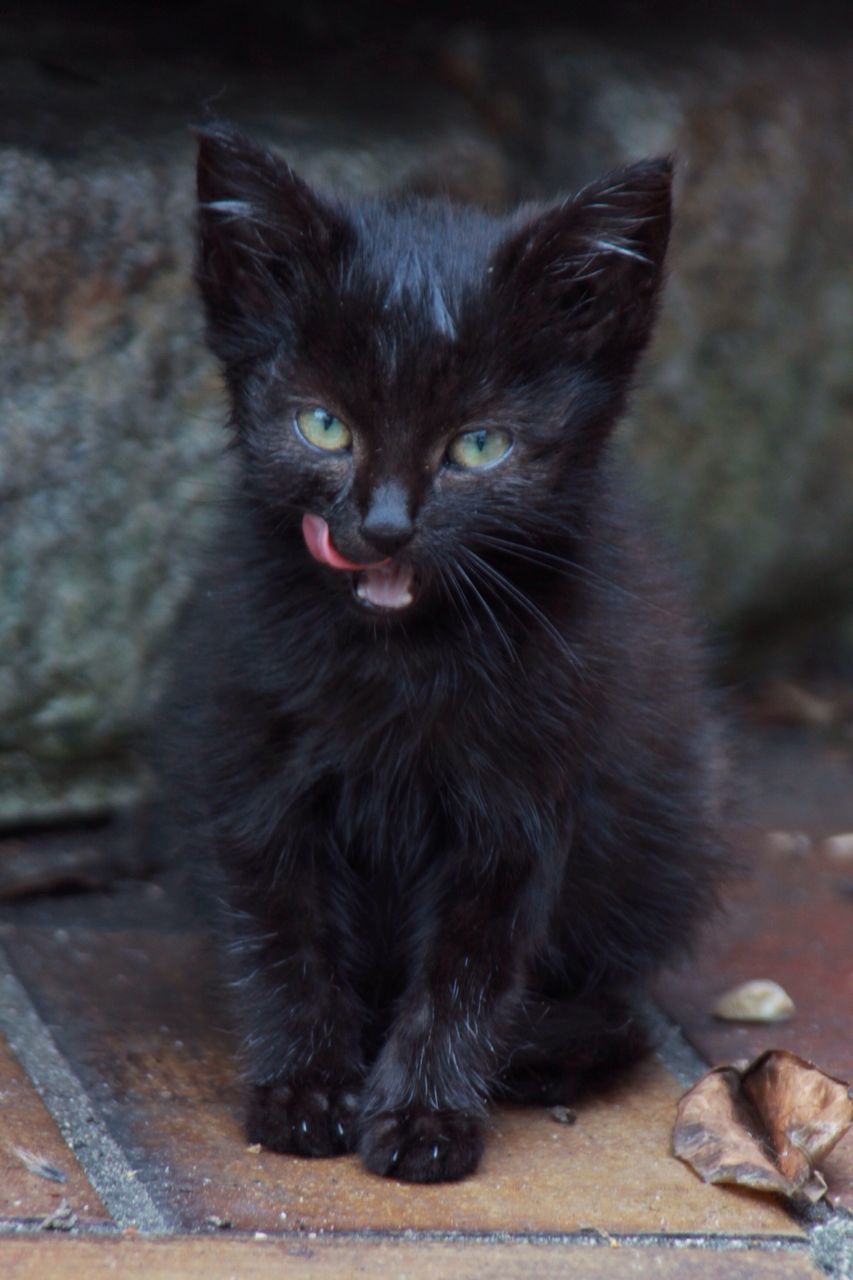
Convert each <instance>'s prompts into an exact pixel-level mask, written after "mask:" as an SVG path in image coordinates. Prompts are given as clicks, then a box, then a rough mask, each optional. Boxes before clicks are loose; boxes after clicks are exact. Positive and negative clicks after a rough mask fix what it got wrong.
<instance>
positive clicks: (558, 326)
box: [198, 126, 671, 620]
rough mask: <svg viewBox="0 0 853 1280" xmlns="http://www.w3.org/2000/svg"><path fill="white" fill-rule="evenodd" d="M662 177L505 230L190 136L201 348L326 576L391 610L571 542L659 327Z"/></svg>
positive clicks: (551, 208)
mask: <svg viewBox="0 0 853 1280" xmlns="http://www.w3.org/2000/svg"><path fill="white" fill-rule="evenodd" d="M670 183H671V164H670V162H669V160H666V159H663V160H652V161H646V162H643V163H640V164H636V165H632V166H630V167H628V168H625V169H622V170H620V171H618V172H617V173H614V174H611V175H609V176H608V177H606V178H604V179H602V180H601V181H600V182H597V183H595V184H593V185H592V186H589V187H587V188H585V189H584V190H583V191H582V192H581V193H580V194H579V195H578V196H576V197H574V198H573V199H567V200H563V201H560V202H559V203H557V204H551V205H537V206H533V205H528V206H525V207H523V208H521V209H519V210H518V211H517V212H515V213H513V214H511V215H507V216H505V217H494V216H491V215H487V214H485V213H482V212H480V211H478V210H476V209H473V208H470V207H456V206H453V205H452V204H450V203H449V202H445V201H442V200H432V201H429V200H423V199H419V198H415V197H411V196H409V197H407V196H402V195H400V196H391V197H387V198H385V199H374V200H362V201H358V202H343V201H340V200H337V199H334V198H331V197H328V196H321V195H320V194H318V193H316V192H314V191H313V190H311V189H310V188H309V187H308V186H307V185H306V184H305V183H304V182H303V181H302V180H301V179H300V178H298V177H297V176H296V175H295V174H294V173H293V171H292V170H291V169H290V168H289V167H288V166H287V165H286V164H285V163H284V162H283V161H282V160H281V159H279V158H278V157H277V156H275V155H274V154H272V153H270V152H268V151H266V150H264V149H262V148H260V147H258V146H256V145H254V144H253V143H251V142H249V141H248V140H247V139H246V138H244V137H243V136H242V135H241V134H239V133H237V132H236V131H235V130H233V129H231V128H229V127H227V126H217V127H212V128H207V129H204V130H202V131H201V132H200V153H199V168H198V185H199V200H200V252H199V267H198V278H199V282H200V285H201V289H202V293H203V296H204V301H205V305H206V310H207V320H208V337H209V341H210V344H211V346H212V348H213V350H214V352H215V353H216V354H217V355H218V356H219V358H220V360H221V361H222V363H223V366H224V369H225V373H226V378H227V381H228V385H229V389H230V393H231V397H232V403H233V421H234V426H235V428H236V432H237V440H238V444H239V446H240V448H241V450H242V453H243V457H244V461H245V466H246V473H247V483H248V484H249V485H250V486H251V488H252V490H253V492H254V494H255V495H256V497H257V498H258V499H259V500H260V502H261V503H262V505H263V506H264V507H265V508H266V509H267V510H269V511H270V513H272V515H273V517H274V520H275V521H276V523H277V525H278V527H279V528H281V529H282V531H283V532H282V538H283V540H284V541H285V542H286V543H287V545H288V546H292V541H293V535H294V531H298V530H301V532H302V538H303V544H302V545H301V548H300V554H302V553H304V555H305V556H306V557H309V556H310V557H313V559H314V560H315V561H317V562H319V563H318V564H317V565H316V566H315V568H316V573H317V575H318V580H325V582H326V584H327V585H328V586H330V587H332V588H333V589H337V590H339V591H340V592H341V598H342V599H343V598H346V599H348V600H351V601H352V602H353V605H354V607H358V608H362V609H363V610H365V613H366V614H369V615H372V617H373V618H374V620H375V619H376V617H377V616H384V617H391V616H396V617H402V616H404V615H407V613H409V612H415V613H416V612H418V610H417V609H414V610H413V609H411V608H410V606H412V605H413V604H414V603H415V602H417V603H418V604H419V605H420V606H421V607H422V608H427V607H429V605H430V602H431V601H432V602H433V603H435V602H436V601H437V600H438V599H440V598H442V596H443V595H444V593H445V591H447V590H449V591H450V592H451V593H453V592H454V591H457V592H458V591H459V590H460V589H461V590H463V591H464V590H465V589H466V588H465V585H464V584H465V582H466V581H467V580H468V579H470V578H472V577H473V579H474V581H475V587H476V580H477V579H479V580H480V587H481V590H482V589H486V590H487V589H488V588H486V587H485V583H486V582H487V581H488V579H487V578H484V577H483V574H484V573H486V570H483V569H482V568H478V567H477V563H478V562H479V564H480V565H481V566H482V564H483V563H485V564H486V565H489V564H490V562H491V561H492V560H493V558H495V557H497V558H500V557H501V556H504V558H505V557H506V555H507V554H509V555H511V554H512V552H511V551H509V550H508V549H507V547H506V546H504V547H503V548H501V546H500V543H501V541H502V542H503V543H507V542H509V543H512V544H513V545H515V546H516V547H517V548H518V547H520V548H525V547H526V548H528V550H529V549H530V548H533V547H536V548H540V549H541V548H543V547H544V548H546V549H547V548H548V546H552V547H554V546H556V547H558V548H559V546H560V545H563V544H564V543H565V539H567V538H568V537H570V536H571V535H572V533H573V532H574V531H575V530H576V528H577V526H578V521H579V518H580V513H582V511H583V509H584V502H585V498H586V497H587V495H588V493H589V491H590V483H591V477H592V475H593V474H594V470H595V466H596V462H597V459H598V456H599V454H600V451H601V448H602V445H603V443H604V441H605V439H606V437H607V434H608V432H609V430H610V428H611V426H612V424H613V422H614V419H615V418H616V416H617V415H618V413H619V411H620V409H621V407H622V404H623V401H624V397H625V393H626V390H627V388H628V384H629V381H630V378H631V374H632V371H633V369H634V365H635V363H636V360H637V357H638V356H639V354H640V352H641V351H642V349H643V347H644V346H645V344H646V342H647V340H648V337H649V334H650V331H651V326H652V322H653V318H654V311H655V303H656V299H657V295H658V292H659V289H660V283H661V275H662V266H663V258H664V253H665V250H666V243H667V238H668V234H669V224H670ZM472 557H473V558H472ZM492 568H493V570H494V566H493V565H492Z"/></svg>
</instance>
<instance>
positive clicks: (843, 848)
mask: <svg viewBox="0 0 853 1280" xmlns="http://www.w3.org/2000/svg"><path fill="white" fill-rule="evenodd" d="M821 848H822V849H823V852H824V853H825V854H826V856H827V858H833V859H835V861H837V862H846V861H850V860H853V831H843V832H841V834H840V835H837V836H827V838H826V839H825V840H824V842H823V844H822V845H821Z"/></svg>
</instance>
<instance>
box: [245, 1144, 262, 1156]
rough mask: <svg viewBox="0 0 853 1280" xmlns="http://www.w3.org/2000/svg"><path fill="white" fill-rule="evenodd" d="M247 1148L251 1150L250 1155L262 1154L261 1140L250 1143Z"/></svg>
mask: <svg viewBox="0 0 853 1280" xmlns="http://www.w3.org/2000/svg"><path fill="white" fill-rule="evenodd" d="M246 1150H247V1151H248V1152H249V1154H250V1155H253V1156H259V1155H260V1154H261V1144H260V1143H259V1142H252V1143H250V1144H249V1146H248V1147H247V1148H246Z"/></svg>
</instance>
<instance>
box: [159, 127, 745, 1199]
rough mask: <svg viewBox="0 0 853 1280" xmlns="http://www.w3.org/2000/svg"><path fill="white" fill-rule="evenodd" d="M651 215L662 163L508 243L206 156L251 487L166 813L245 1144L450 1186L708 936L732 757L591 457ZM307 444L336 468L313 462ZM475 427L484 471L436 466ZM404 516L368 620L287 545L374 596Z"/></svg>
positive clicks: (600, 439)
mask: <svg viewBox="0 0 853 1280" xmlns="http://www.w3.org/2000/svg"><path fill="white" fill-rule="evenodd" d="M670 179H671V167H670V164H669V162H668V161H666V160H654V161H648V162H645V163H641V164H637V165H633V166H631V167H629V168H626V169H623V170H621V171H620V172H618V173H615V174H611V175H610V176H609V177H607V178H605V179H604V180H602V181H601V182H599V183H596V184H595V185H594V186H591V187H589V188H587V189H586V190H585V191H583V192H581V194H580V195H579V196H577V197H576V198H574V199H572V200H566V201H564V202H562V203H560V204H558V205H551V206H527V207H525V208H522V209H521V210H519V211H517V212H516V213H514V214H512V215H510V216H506V217H503V218H500V217H492V216H487V215H486V214H484V213H481V212H478V211H476V210H474V209H472V208H461V207H454V206H453V205H452V204H450V203H448V202H445V201H443V200H435V201H427V200H422V199H418V198H415V197H413V196H410V197H407V196H403V195H401V196H397V197H393V198H391V197H389V198H387V199H384V200H365V201H362V202H358V203H355V202H350V203H345V202H341V201H338V200H336V199H332V198H330V197H320V196H319V195H317V194H315V193H314V192H312V191H311V190H310V189H309V188H308V187H307V186H306V185H305V184H304V183H303V182H302V181H300V179H299V178H297V177H296V176H295V175H294V174H293V173H292V171H291V170H290V169H289V168H288V167H287V166H286V165H285V164H284V163H283V162H282V161H281V160H280V159H279V158H277V157H276V156H274V155H272V154H270V153H268V152H266V151H264V150H262V149H261V148H258V147H256V146H254V145H253V144H251V143H250V142H249V141H248V140H246V139H245V138H243V137H242V136H241V135H239V134H238V133H236V132H235V131H234V130H232V129H230V128H228V127H226V126H222V127H213V128H209V129H205V130H203V131H202V132H201V134H200V158H199V193H200V201H201V206H200V255H199V268H198V275H199V282H200V285H201V290H202V293H203V296H204V300H205V304H206V310H207V319H208V334H209V340H210V343H211V346H212V347H213V349H214V351H215V352H216V353H217V355H218V356H219V357H220V360H221V361H222V364H223V368H224V371H225V376H226V379H227V384H228V388H229V391H230V395H231V400H232V425H233V433H234V441H235V447H236V450H237V453H238V456H239V469H240V480H239V483H238V485H237V488H236V492H235V495H234V501H233V502H232V504H231V506H230V510H229V513H228V517H227V520H226V522H225V528H224V530H223V534H222V537H221V540H220V542H219V544H218V547H217V568H216V572H215V573H214V575H213V577H212V580H211V582H210V583H209V584H208V589H207V592H206V603H205V605H204V609H203V613H200V616H199V618H198V625H197V627H196V629H195V632H194V635H195V639H194V641H193V646H192V650H191V660H190V662H189V663H188V664H187V669H186V671H185V673H184V676H183V680H182V689H181V700H182V701H183V702H184V703H186V706H187V714H186V716H185V719H184V727H183V729H182V731H181V735H180V737H179V753H180V760H181V768H180V779H181V786H182V788H183V791H184V796H185V799H187V801H188V807H190V808H191V811H192V814H193V817H192V821H191V829H192V840H193V843H194V845H195V847H196V849H197V851H198V852H199V854H200V856H201V857H202V858H203V859H204V860H205V861H206V862H207V863H208V864H209V865H210V866H211V868H213V869H214V870H215V874H216V877H217V884H218V889H219V895H220V899H221V905H222V914H221V923H220V928H221V931H222V933H223V935H224V942H225V943H226V945H227V948H228V951H229V954H230V957H231V962H232V965H233V985H234V991H235V997H236V998H235V1008H236V1013H237V1016H238V1018H239V1019H240V1021H241V1023H242V1026H243V1030H244V1032H245V1043H244V1052H245V1065H246V1071H247V1074H248V1079H249V1082H250V1086H249V1087H250V1102H249V1118H248V1136H249V1138H250V1140H252V1141H258V1142H262V1143H264V1144H265V1145H266V1146H268V1147H271V1148H273V1149H274V1150H278V1151H291V1152H299V1153H302V1154H305V1155H331V1154H334V1153H336V1152H340V1151H349V1150H353V1149H357V1150H358V1151H359V1152H360V1153H361V1156H362V1158H363V1160H364V1162H365V1163H366V1165H367V1166H368V1168H370V1169H373V1170H375V1171H376V1172H377V1173H382V1174H389V1175H392V1176H395V1177H399V1178H406V1179H410V1180H414V1181H433V1180H440V1179H448V1178H459V1177H462V1176H464V1175H465V1174H467V1173H469V1172H470V1171H471V1170H472V1169H474V1168H475V1167H476V1164H477V1162H478V1159H479V1157H480V1153H481V1151H482V1146H483V1117H484V1115H485V1110H486V1105H487V1102H488V1100H489V1099H490V1098H491V1097H496V1096H501V1097H516V1098H522V1099H531V1098H540V1099H542V1100H545V1101H548V1100H550V1101H561V1102H564V1101H567V1100H569V1096H570V1093H571V1092H572V1091H573V1090H574V1089H575V1088H576V1087H578V1086H579V1085H580V1084H582V1083H583V1082H584V1081H586V1080H588V1079H589V1078H590V1077H591V1076H593V1077H594V1076H595V1074H596V1073H597V1072H599V1071H600V1070H603V1069H604V1068H605V1067H606V1066H607V1064H610V1063H614V1062H617V1061H619V1060H621V1059H623V1058H628V1057H630V1056H631V1055H632V1054H633V1053H635V1052H636V1051H637V1050H638V1048H639V1046H640V1043H641V1040H642V1036H641V1030H640V1027H639V1024H638V1022H637V1018H636V1015H635V1013H634V1012H633V1006H632V999H633V995H634V993H635V991H636V990H637V988H638V986H639V984H641V983H642V982H643V981H644V980H645V979H646V978H647V976H648V975H649V974H651V973H652V972H653V971H654V969H655V968H656V967H657V966H658V965H660V964H661V962H663V961H665V960H667V959H669V958H671V957H672V956H673V955H674V954H675V953H677V952H678V951H679V950H680V949H681V948H683V947H684V945H685V944H686V943H687V942H688V941H689V939H690V937H691V934H692V933H693V931H694V927H695V926H696V924H697V922H698V921H700V920H701V919H702V918H703V917H704V916H705V915H706V914H707V912H708V910H709V908H710V906H711V903H712V900H713V885H714V881H715V879H716V877H717V874H718V867H719V864H720V856H721V855H720V847H721V842H720V838H719V818H718V795H719V791H720V785H719V766H720V749H719V741H718V731H717V727H716V724H715V720H714V717H713V715H712V713H711V712H710V711H709V708H708V704H707V697H706V694H705V692H704V690H703V684H702V679H701V673H700V672H699V671H698V667H699V665H700V664H699V663H698V661H697V652H696V645H695V643H694V640H693V637H692V634H691V628H690V625H689V624H688V622H687V621H686V620H685V614H684V610H683V606H682V603H681V600H680V598H679V594H678V592H677V590H676V589H675V588H674V587H673V586H672V584H671V582H670V579H669V576H668V573H667V570H666V567H665V565H664V564H663V563H662V562H661V559H660V557H659V556H658V555H657V554H656V553H655V552H654V551H652V550H651V549H650V546H649V544H648V541H647V539H646V537H645V535H644V533H643V531H642V527H641V524H640V522H639V521H638V520H637V519H636V517H635V516H634V514H633V513H632V511H631V509H630V504H629V503H628V501H627V499H626V498H625V497H624V496H622V494H621V493H620V487H619V485H618V483H617V482H616V481H615V479H614V474H613V468H612V466H611V463H610V462H609V460H608V456H607V449H606V444H607V440H608V437H609V435H610V432H611V428H612V426H613V424H614V421H615V419H616V418H617V416H618V414H619V412H620V410H621V409H622V407H623V402H624V399H625V396H626V392H627V390H628V386H629V382H630V378H631V375H632V372H633V369H634V365H635V362H636V360H637V357H638V356H639V354H640V352H641V350H642V348H643V347H644V345H645V343H646V341H647V339H648V336H649V332H650V329H651V325H652V322H653V318H654V311H655V305H656V300H657V296H658V292H659V289H660V284H661V274H662V266H663V259H664V253H665V248H666V242H667V236H668V232H669V218H670V212H669V209H670ZM314 406H323V407H324V408H325V409H327V410H329V411H330V412H332V413H334V414H335V415H337V416H339V417H340V418H341V419H342V420H343V421H344V422H346V423H347V424H349V425H350V427H351V428H352V430H353V434H354V437H355V443H354V446H353V450H352V452H351V453H344V454H327V453H323V452H321V451H320V450H318V449H312V448H310V447H308V446H307V445H306V444H305V442H304V441H303V440H301V439H300V438H299V436H298V434H297V432H296V430H295V429H294V426H293V422H294V416H295V414H296V413H298V412H299V411H300V409H304V408H306V407H307V408H312V407H314ZM484 425H486V426H489V427H492V428H499V429H502V430H504V431H507V432H508V433H509V434H510V435H511V437H512V440H513V447H512V450H511V452H510V453H509V454H508V455H507V457H506V458H505V459H504V460H503V461H502V462H500V463H499V464H498V465H496V466H494V467H492V468H490V469H486V470H481V471H464V470H462V469H460V468H459V467H457V466H454V465H452V464H451V463H449V462H448V458H447V446H448V443H449V442H450V441H451V440H452V439H453V437H455V436H456V435H458V434H459V433H460V432H462V431H465V430H472V429H474V428H476V427H479V426H484ZM389 495H392V496H391V497H389ZM392 498H393V501H392ZM394 504H396V506H395V505H394ZM392 507H393V509H394V511H395V512H396V517H395V518H396V519H397V521H398V525H399V523H400V520H402V522H403V523H402V532H400V528H398V527H397V526H395V532H394V546H395V547H397V548H398V554H399V559H400V560H401V561H404V562H405V563H406V564H409V565H413V566H414V569H415V574H416V578H415V586H416V591H417V595H416V599H415V601H414V603H413V604H411V605H410V606H409V607H408V608H405V609H401V610H398V611H389V612H387V613H381V612H377V611H375V610H374V611H369V610H366V609H365V607H364V606H363V605H362V604H360V603H359V602H358V601H357V600H356V599H355V597H354V595H353V578H352V575H351V574H350V573H348V572H343V571H340V570H336V569H333V568H329V567H327V566H326V565H324V564H318V563H317V562H316V561H315V560H314V559H312V558H311V557H310V556H309V554H308V551H307V549H306V545H305V541H304V540H303V536H302V533H301V520H302V516H303V514H304V513H305V512H311V513H314V514H315V515H320V516H322V517H323V518H324V519H325V520H326V521H327V522H328V525H329V527H330V529H331V534H332V538H333V542H334V546H335V547H336V548H337V549H338V550H339V552H340V553H341V554H342V555H343V556H345V557H347V558H348V559H350V560H353V561H356V562H358V563H365V562H369V561H375V560H376V559H377V558H378V556H377V552H378V551H383V550H384V549H385V547H384V546H383V544H382V539H381V538H380V537H379V536H378V535H377V536H376V540H375V542H374V543H373V544H371V541H370V531H371V529H374V528H376V527H377V525H379V526H383V527H385V526H387V525H388V521H389V519H390V517H389V516H388V511H389V510H390V509H391V508H392ZM401 512H402V513H403V515H402V516H401V515H400V513H401ZM377 513H378V514H377ZM383 520H384V525H383ZM386 532H387V530H386ZM190 801H191V802H192V803H191V804H189V802H190Z"/></svg>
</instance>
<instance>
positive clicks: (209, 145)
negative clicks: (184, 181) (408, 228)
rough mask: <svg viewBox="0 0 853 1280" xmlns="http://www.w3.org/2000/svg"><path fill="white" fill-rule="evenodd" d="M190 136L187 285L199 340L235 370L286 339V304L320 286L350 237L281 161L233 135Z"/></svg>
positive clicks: (217, 129)
mask: <svg viewBox="0 0 853 1280" xmlns="http://www.w3.org/2000/svg"><path fill="white" fill-rule="evenodd" d="M195 133H196V136H197V138H198V171H197V174H198V201H199V213H198V227H199V247H198V260H197V267H196V276H197V280H198V283H199V286H200V289H201V293H202V297H203V299H204V303H205V309H206V312H207V332H208V341H209V343H210V345H211V347H212V349H213V351H214V352H215V354H216V355H218V356H219V357H220V359H221V360H223V361H224V362H225V363H226V364H234V363H239V362H242V361H244V360H247V359H252V358H253V357H257V356H259V355H261V354H263V353H265V352H267V351H269V350H270V348H271V347H272V346H273V345H275V343H276V342H277V341H279V340H280V338H281V337H282V335H283V334H286V333H287V331H288V327H289V318H290V315H291V313H292V305H293V302H294V300H295V299H296V298H297V297H298V296H302V295H304V293H305V291H306V290H311V289H315V288H317V287H318V286H319V285H320V284H321V282H322V280H324V279H328V278H329V272H330V266H331V264H332V263H334V262H336V261H337V260H338V259H339V257H340V255H341V253H342V252H343V250H344V248H345V246H346V244H347V243H348V242H349V240H350V238H351V235H352V233H351V230H350V228H349V226H348V224H347V223H346V222H345V221H344V219H343V217H342V216H341V215H340V214H339V213H338V212H337V210H335V209H334V208H332V207H331V206H330V205H327V204H326V203H325V202H324V201H323V200H321V199H320V197H319V196H316V195H315V194H314V192H313V191H312V190H311V189H310V187H308V185H307V184H306V183H305V182H303V181H302V179H301V178H298V177H297V175H296V174H295V173H294V172H293V170H292V169H291V168H290V166H289V165H288V164H286V163H285V162H284V160H282V159H281V158H280V157H279V156H277V155H275V154H274V153H273V152H272V151H268V150H266V149H265V148H264V147H260V146H257V145H256V144H255V143H253V142H251V141H250V140H249V139H248V138H247V137H245V135H244V134H242V133H240V132H239V130H237V129H235V128H234V127H233V126H231V125H227V124H216V125H210V126H207V127H205V128H201V129H197V130H195Z"/></svg>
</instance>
